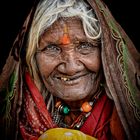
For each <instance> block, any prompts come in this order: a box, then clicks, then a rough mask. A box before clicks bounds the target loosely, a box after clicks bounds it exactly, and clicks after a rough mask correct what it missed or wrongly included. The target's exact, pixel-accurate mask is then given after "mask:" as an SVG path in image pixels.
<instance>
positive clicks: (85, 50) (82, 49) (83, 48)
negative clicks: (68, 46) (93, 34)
mask: <svg viewBox="0 0 140 140" xmlns="http://www.w3.org/2000/svg"><path fill="white" fill-rule="evenodd" d="M94 49H95V46H93V45H92V44H91V43H89V42H82V43H80V45H79V46H78V47H77V50H78V52H79V53H81V54H84V55H86V54H89V53H91V52H92V51H93V50H94Z"/></svg>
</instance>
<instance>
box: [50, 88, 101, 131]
mask: <svg viewBox="0 0 140 140" xmlns="http://www.w3.org/2000/svg"><path fill="white" fill-rule="evenodd" d="M101 93H102V90H101V89H100V90H99V91H98V92H97V93H96V94H95V95H94V96H93V98H92V99H91V101H90V102H84V103H83V104H82V106H81V108H79V109H76V110H71V109H70V107H69V106H68V105H66V104H65V103H62V102H61V101H58V102H56V104H55V111H54V113H53V114H52V120H53V122H54V123H56V124H57V125H58V126H59V127H64V128H73V129H80V127H81V126H82V125H83V123H84V122H85V120H86V119H87V118H88V116H89V115H90V114H91V111H92V109H93V107H94V105H95V103H96V102H97V100H98V99H99V97H100V96H101ZM73 111H81V114H80V115H79V116H78V117H77V118H76V119H75V121H74V122H73V123H72V124H71V125H68V124H66V123H64V118H65V116H67V115H69V113H70V112H73Z"/></svg>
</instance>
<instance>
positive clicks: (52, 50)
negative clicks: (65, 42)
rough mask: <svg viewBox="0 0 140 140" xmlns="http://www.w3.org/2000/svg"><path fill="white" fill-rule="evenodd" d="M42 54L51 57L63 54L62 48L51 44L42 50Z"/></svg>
mask: <svg viewBox="0 0 140 140" xmlns="http://www.w3.org/2000/svg"><path fill="white" fill-rule="evenodd" d="M42 52H44V53H47V54H50V55H51V54H58V53H60V52H61V48H60V47H58V46H57V45H55V44H49V45H47V46H46V47H45V48H44V49H43V50H42Z"/></svg>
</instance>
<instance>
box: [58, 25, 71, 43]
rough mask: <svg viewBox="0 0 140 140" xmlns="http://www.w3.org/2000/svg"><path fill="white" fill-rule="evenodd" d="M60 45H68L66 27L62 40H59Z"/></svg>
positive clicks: (68, 38) (68, 39)
mask: <svg viewBox="0 0 140 140" xmlns="http://www.w3.org/2000/svg"><path fill="white" fill-rule="evenodd" d="M60 44H62V45H68V44H70V37H69V34H68V28H67V26H66V25H65V27H64V34H63V36H62V38H61V39H60Z"/></svg>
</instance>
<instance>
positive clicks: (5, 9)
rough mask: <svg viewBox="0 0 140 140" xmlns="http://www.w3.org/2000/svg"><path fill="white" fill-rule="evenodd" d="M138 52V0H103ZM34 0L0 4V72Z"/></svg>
mask: <svg viewBox="0 0 140 140" xmlns="http://www.w3.org/2000/svg"><path fill="white" fill-rule="evenodd" d="M103 1H104V2H105V3H106V4H107V6H108V7H109V9H110V11H111V13H112V15H113V16H114V17H115V19H116V20H117V21H118V22H119V23H120V25H121V26H122V27H123V28H124V30H125V32H126V33H127V34H128V36H129V37H130V38H131V40H132V41H133V43H134V44H135V46H136V48H137V49H138V51H139V52H140V42H139V38H138V37H139V36H138V34H139V32H138V31H139V28H140V21H139V18H140V16H139V14H138V8H139V7H138V1H136V0H133V1H128V0H103ZM33 2H34V0H12V1H11V0H6V1H3V2H1V4H0V18H1V20H0V23H1V26H0V72H1V70H2V67H3V65H4V64H5V61H6V58H7V57H8V54H9V51H10V48H11V46H12V43H13V41H14V39H15V37H16V35H17V33H18V31H19V30H20V28H21V26H22V24H23V22H24V20H25V18H26V16H27V14H28V12H29V11H30V8H31V6H32V4H33Z"/></svg>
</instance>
